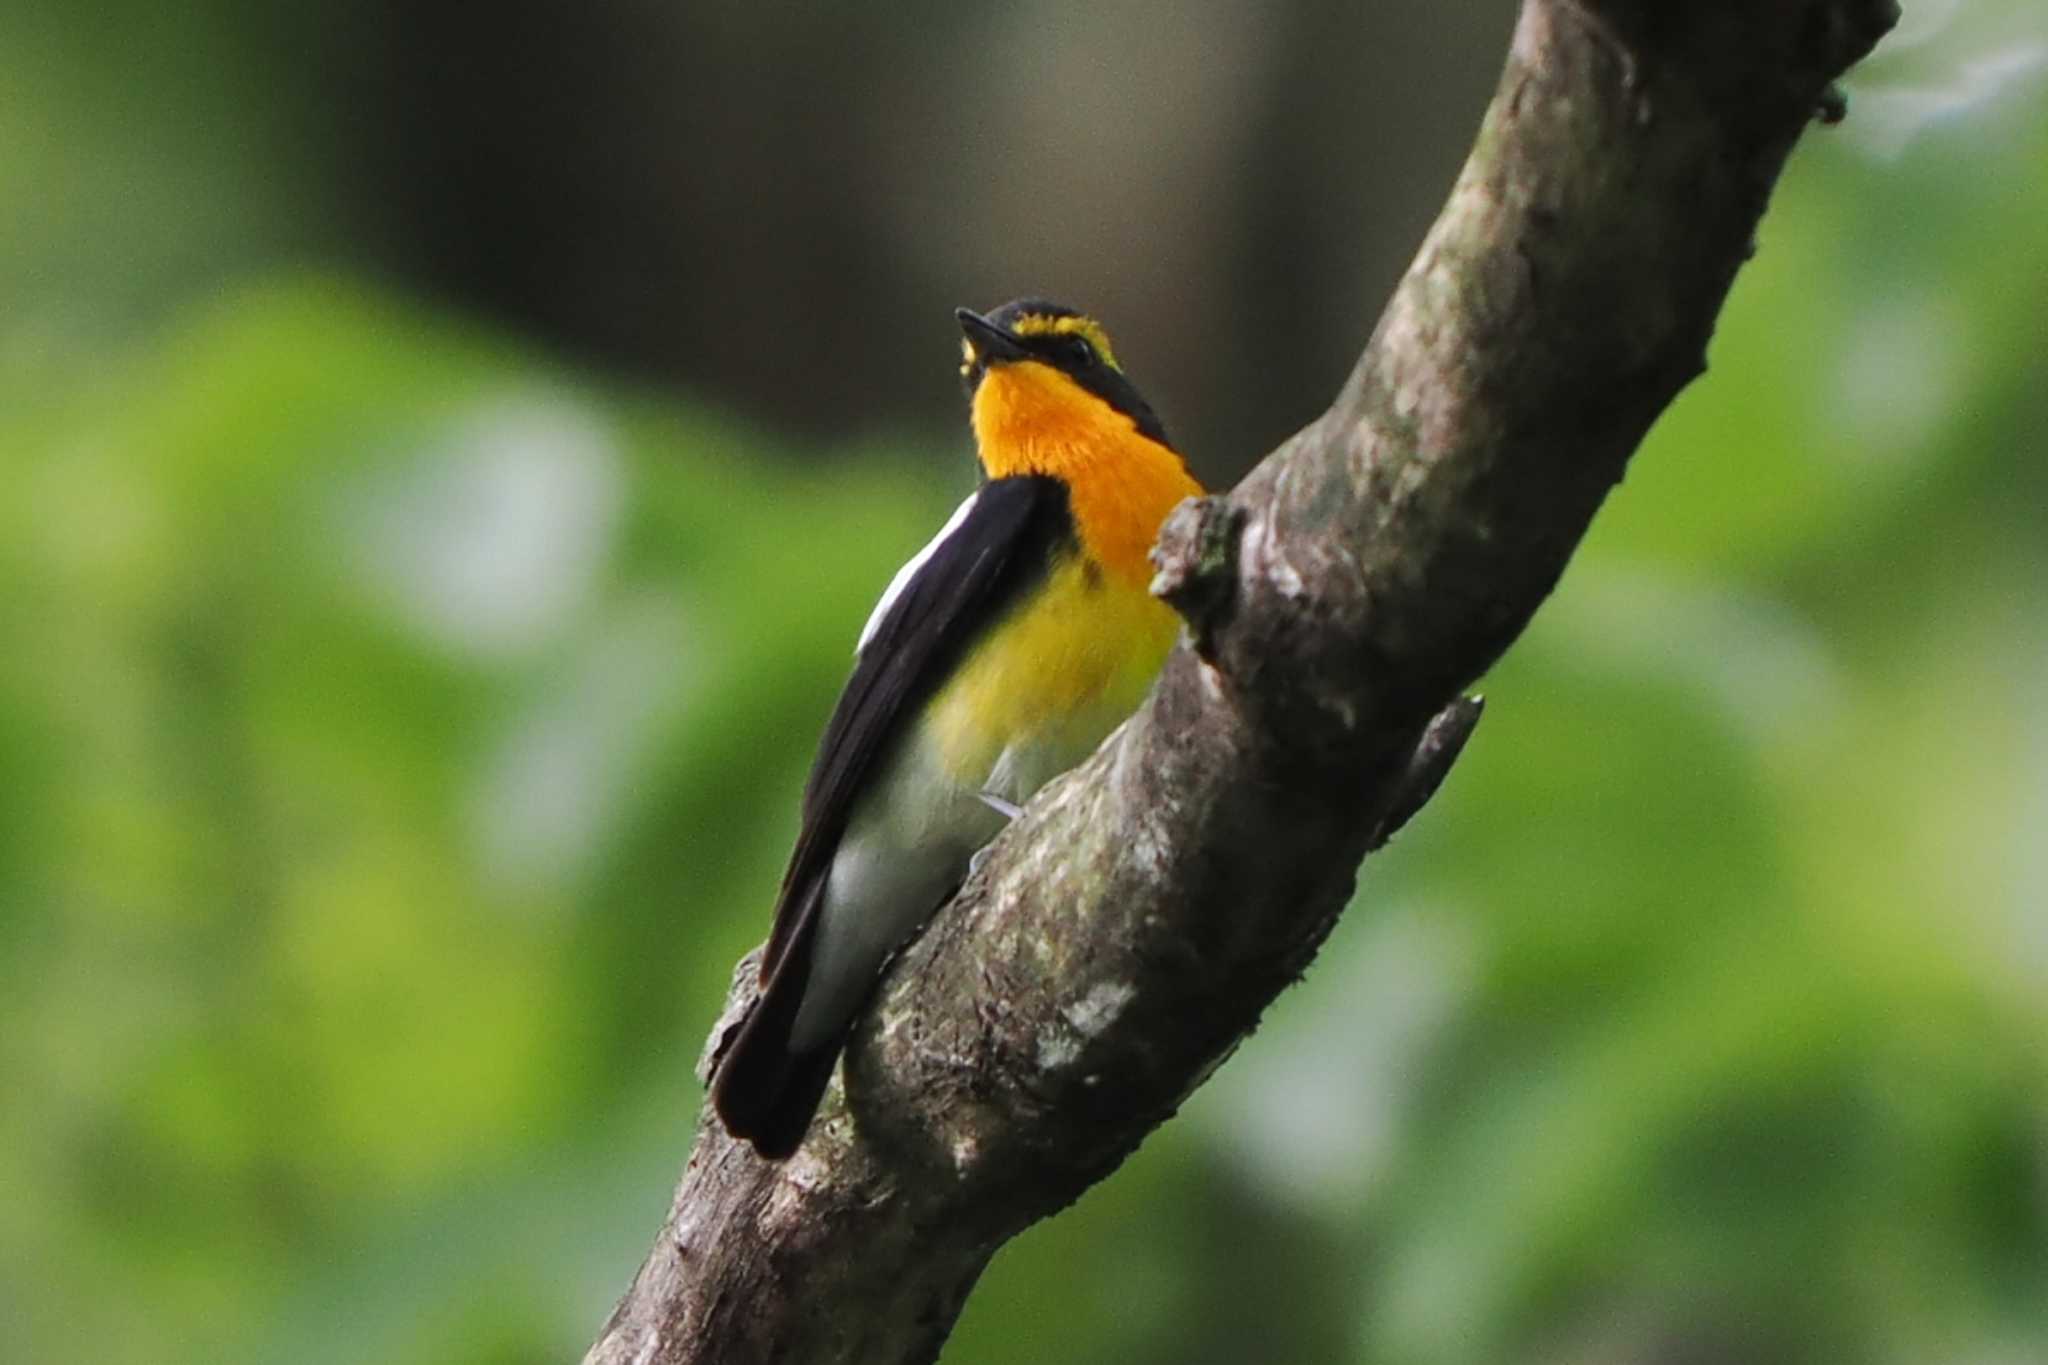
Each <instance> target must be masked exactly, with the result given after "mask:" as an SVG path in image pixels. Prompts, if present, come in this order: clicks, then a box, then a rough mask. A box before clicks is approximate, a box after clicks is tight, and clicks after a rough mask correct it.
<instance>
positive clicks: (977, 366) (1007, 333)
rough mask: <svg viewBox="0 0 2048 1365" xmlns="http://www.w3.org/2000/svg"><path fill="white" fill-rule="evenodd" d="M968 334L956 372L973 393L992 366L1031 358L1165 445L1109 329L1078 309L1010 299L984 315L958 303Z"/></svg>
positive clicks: (957, 312)
mask: <svg viewBox="0 0 2048 1365" xmlns="http://www.w3.org/2000/svg"><path fill="white" fill-rule="evenodd" d="M953 316H954V317H955V318H957V319H959V322H960V330H961V331H962V332H963V333H965V334H966V339H965V340H964V341H962V342H961V345H960V356H961V359H960V377H961V379H962V380H963V381H964V382H965V383H966V385H967V393H968V396H969V397H970V398H971V397H972V396H973V394H974V390H975V389H976V387H977V386H979V385H980V383H981V381H982V378H983V376H985V375H986V374H987V373H988V371H989V369H990V367H991V366H997V365H1009V364H1014V363H1016V362H1018V361H1024V360H1033V361H1037V362H1038V363H1040V364H1042V365H1048V366H1050V367H1052V368H1053V369H1055V370H1058V371H1059V372H1060V373H1061V374H1064V375H1066V376H1067V377H1068V378H1070V379H1072V380H1073V381H1074V382H1075V383H1076V384H1078V385H1080V386H1081V387H1082V388H1084V389H1086V390H1087V391H1088V392H1090V393H1092V394H1094V395H1095V396H1096V397H1098V398H1100V399H1102V400H1103V401H1104V402H1105V403H1108V404H1109V405H1110V406H1111V407H1112V408H1115V409H1116V410H1117V411H1118V412H1121V413H1123V414H1124V415H1125V416H1127V417H1129V418H1130V419H1131V421H1132V422H1133V423H1135V424H1136V426H1137V428H1138V430H1139V431H1140V432H1141V433H1142V434H1144V435H1145V436H1148V437H1150V438H1151V439H1152V440H1155V441H1157V442H1159V443H1160V444H1161V445H1167V444H1168V442H1167V439H1166V429H1165V427H1163V426H1162V425H1161V424H1160V421H1159V416H1158V414H1157V413H1155V412H1153V411H1152V405H1151V404H1149V403H1147V402H1146V401H1145V399H1144V398H1143V396H1142V395H1140V394H1139V392H1138V390H1137V388H1136V387H1135V386H1134V385H1132V383H1131V381H1130V380H1129V379H1127V378H1125V377H1124V372H1123V367H1122V366H1120V365H1118V364H1117V359H1116V352H1115V351H1114V350H1112V349H1111V348H1110V344H1109V333H1107V332H1105V331H1104V330H1103V328H1102V324H1101V323H1099V322H1097V321H1096V320H1095V319H1094V318H1091V317H1089V316H1088V315H1087V314H1085V313H1082V312H1080V311H1079V310H1078V309H1073V308H1068V307H1066V306H1065V305H1064V304H1058V303H1050V302H1047V301H1046V300H1044V299H1013V300H1011V301H1010V302H1009V303H1006V304H1004V305H1003V306H1002V307H1000V308H996V309H992V310H991V311H990V312H988V313H987V314H981V313H976V312H974V311H972V310H971V309H966V308H958V309H955V310H954V312H953Z"/></svg>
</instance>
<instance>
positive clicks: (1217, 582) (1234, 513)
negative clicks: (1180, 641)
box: [1152, 495, 1245, 664]
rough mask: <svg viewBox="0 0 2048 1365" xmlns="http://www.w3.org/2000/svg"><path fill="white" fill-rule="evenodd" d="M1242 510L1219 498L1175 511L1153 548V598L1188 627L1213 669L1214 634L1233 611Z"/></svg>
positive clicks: (1197, 500) (1190, 503) (1196, 501)
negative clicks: (1178, 614) (1154, 570)
mask: <svg viewBox="0 0 2048 1365" xmlns="http://www.w3.org/2000/svg"><path fill="white" fill-rule="evenodd" d="M1244 522H1245V513H1244V509H1243V508H1241V507H1239V506H1237V505H1236V504H1234V503H1233V502H1231V501H1230V499H1229V498H1227V497H1224V496H1220V495H1211V496H1209V497H1205V498H1189V499H1187V500H1186V501H1185V502H1183V503H1181V505H1180V506H1178V507H1176V508H1174V509H1173V511H1172V513H1171V514H1170V515H1168V517H1167V518H1166V524H1165V525H1164V526H1161V527H1160V528H1159V543H1158V544H1157V545H1155V546H1153V548H1152V566H1153V568H1154V569H1156V570H1157V572H1156V573H1155V574H1154V575H1153V576H1152V595H1153V596H1154V597H1156V598H1158V599H1159V600H1160V601H1162V602H1164V603H1166V604H1167V605H1168V606H1170V607H1172V608H1173V609H1174V610H1175V611H1177V612H1179V613H1180V614H1181V619H1183V620H1184V621H1186V622H1187V623H1188V632H1189V635H1190V637H1191V639H1192V642H1193V646H1194V651H1195V653H1196V654H1197V655H1198V656H1199V657H1200V658H1201V660H1202V662H1204V663H1210V664H1213V663H1214V662H1215V661H1216V659H1215V641H1216V635H1217V632H1219V631H1220V630H1222V629H1223V627H1224V626H1226V625H1228V624H1229V622H1230V616H1231V613H1232V611H1233V610H1235V608H1236V606H1237V546H1238V541H1239V540H1240V538H1241V537H1242V536H1243V534H1244Z"/></svg>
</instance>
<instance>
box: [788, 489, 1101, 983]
mask: <svg viewBox="0 0 2048 1365" xmlns="http://www.w3.org/2000/svg"><path fill="white" fill-rule="evenodd" d="M1072 526H1073V523H1072V520H1071V517H1070V515H1069V512H1068V508H1067V490H1066V485H1064V484H1062V483H1061V482H1059V481H1058V480H1057V479H1051V478H1045V477H1041V476H1031V477H1022V478H1007V479H991V480H989V481H988V482H986V483H984V484H982V486H981V488H980V491H978V492H977V493H976V494H975V495H974V501H973V504H972V505H971V506H970V507H969V508H968V509H967V514H966V516H965V517H963V518H961V519H960V521H959V524H958V525H957V526H954V527H953V528H952V529H951V531H950V532H948V533H944V534H942V535H941V537H940V538H939V539H938V540H936V541H934V542H933V543H932V545H931V547H930V548H929V549H928V550H927V551H926V554H925V559H924V562H923V563H922V564H921V565H919V566H918V567H917V568H916V569H915V571H913V572H912V573H911V574H910V576H909V578H908V579H907V580H906V581H905V582H903V583H902V584H901V585H900V587H898V589H897V591H896V596H895V600H894V601H893V602H889V603H887V604H886V605H885V606H884V607H882V608H881V609H880V619H879V620H878V621H876V622H875V624H874V627H873V629H872V632H871V633H870V635H869V637H868V639H867V641H866V642H865V643H864V644H863V645H862V647H861V651H860V657H859V660H858V661H857V662H856V663H855V665H854V669H853V676H852V677H851V678H849V679H848V680H847V683H846V688H845V690H844V691H843V692H841V693H840V694H839V704H838V705H837V706H836V707H835V708H834V709H833V712H832V719H831V721H830V722H829V723H827V725H826V726H825V734H824V737H823V738H822V739H821V740H819V742H818V757H817V759H816V760H815V761H814V762H813V764H812V766H811V776H810V780H809V781H808V782H807V783H806V784H805V786H804V804H803V826H802V829H801V830H800V831H799V833H798V834H797V840H796V847H795V848H794V849H793V850H792V851H791V853H790V858H789V868H788V870H787V871H786V872H785V873H784V874H783V878H782V891H781V894H780V895H779V896H778V897H777V898H776V904H775V927H774V929H773V930H772V931H771V932H770V934H769V937H768V947H767V950H766V951H765V952H764V953H763V954H762V957H761V977H762V979H763V980H764V981H765V980H767V979H768V978H769V977H771V976H772V975H773V974H774V972H775V970H776V969H777V967H779V966H780V965H781V962H782V959H783V957H784V956H785V954H786V953H787V952H788V950H789V946H790V944H791V942H792V941H793V940H794V939H795V938H796V937H797V936H798V934H799V933H801V932H802V931H803V928H804V926H805V924H806V923H807V922H808V920H809V919H810V917H811V913H812V907H813V906H814V905H815V903H816V901H817V897H816V896H815V895H814V894H812V893H813V892H814V891H815V890H816V889H817V888H818V886H819V885H821V884H822V882H823V879H824V876H825V874H826V872H827V871H829V870H830V868H831V865H832V856H833V854H834V853H835V852H836V851H837V850H838V847H839V837H840V835H841V834H842V833H843V832H844V831H845V829H846V821H847V817H848V816H849V815H850V814H851V812H852V808H853V803H854V800H855V798H856V797H857V796H858V795H859V794H860V792H861V791H862V789H863V788H865V787H866V785H867V781H868V778H869V777H870V776H871V775H872V774H873V773H874V771H875V769H876V766H877V764H878V762H879V760H881V759H882V758H883V757H884V756H886V754H887V753H888V751H889V749H890V747H891V745H892V743H893V742H894V741H895V739H896V738H897V736H898V735H899V733H900V732H901V731H902V729H903V727H904V724H905V722H906V721H908V720H910V719H911V718H913V717H915V716H916V715H917V712H918V709H919V708H920V707H921V706H922V705H923V704H924V702H925V700H926V699H927V698H928V697H929V696H930V695H931V693H932V692H933V690H934V689H935V688H936V687H937V686H938V684H939V683H940V682H941V681H942V680H943V679H944V678H945V677H946V676H947V675H948V674H949V673H950V672H951V671H952V670H953V667H954V665H955V664H957V663H958V662H959V660H960V658H961V656H962V655H963V654H965V653H966V651H967V649H968V647H969V646H970V645H972V644H973V643H974V642H975V640H976V639H977V638H979V637H980V635H981V634H982V633H983V632H984V631H986V630H987V629H988V628H989V627H990V626H991V625H993V624H994V623H995V622H996V621H997V620H999V619H1000V618H1001V617H1002V615H1003V613H1004V612H1005V610H1006V609H1007V608H1008V607H1009V606H1010V605H1011V604H1012V603H1013V602H1015V601H1016V599H1017V598H1018V597H1019V596H1020V595H1021V594H1022V592H1023V590H1024V589H1025V588H1026V587H1027V586H1028V585H1029V584H1031V583H1033V582H1036V581H1037V580H1038V579H1039V578H1041V577H1042V576H1043V574H1044V573H1045V571H1046V566H1047V564H1048V563H1049V562H1050V560H1051V557H1052V552H1053V549H1054V547H1055V546H1057V545H1058V544H1059V543H1060V542H1061V541H1062V540H1065V539H1068V538H1070V537H1071V536H1072V534H1073V530H1072Z"/></svg>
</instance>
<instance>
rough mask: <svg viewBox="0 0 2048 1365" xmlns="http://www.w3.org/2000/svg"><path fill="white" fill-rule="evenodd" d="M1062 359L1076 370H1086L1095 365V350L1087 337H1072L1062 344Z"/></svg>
mask: <svg viewBox="0 0 2048 1365" xmlns="http://www.w3.org/2000/svg"><path fill="white" fill-rule="evenodd" d="M1060 357H1061V359H1063V360H1065V361H1066V362H1067V363H1068V364H1070V365H1072V366H1073V367H1074V368H1075V369H1077V370H1085V369H1087V368H1088V367H1089V366H1090V365H1093V364H1094V363H1095V348H1094V347H1093V346H1090V345H1089V344H1088V338H1086V337H1079V336H1070V337H1067V338H1066V339H1065V340H1064V341H1062V342H1061V343H1060Z"/></svg>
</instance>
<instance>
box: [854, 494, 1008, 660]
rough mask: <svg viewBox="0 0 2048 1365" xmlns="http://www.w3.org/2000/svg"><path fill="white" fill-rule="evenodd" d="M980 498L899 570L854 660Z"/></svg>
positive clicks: (962, 509) (856, 648)
mask: <svg viewBox="0 0 2048 1365" xmlns="http://www.w3.org/2000/svg"><path fill="white" fill-rule="evenodd" d="M980 496H981V493H980V492H979V491H976V492H973V493H969V494H968V495H967V501H965V502H963V503H961V504H960V505H959V506H958V507H957V508H955V509H954V510H953V515H952V516H950V517H948V518H947V519H946V524H945V525H944V526H941V527H940V528H939V533H938V534H937V535H935V536H933V537H932V538H931V543H930V544H928V545H926V546H925V547H924V548H923V549H922V550H919V551H918V552H917V553H916V554H914V555H912V556H911V557H910V562H909V563H907V564H905V565H904V566H903V567H902V568H900V569H898V570H897V571H896V576H895V577H894V578H892V579H890V580H889V586H888V587H887V588H886V589H885V590H884V591H883V593H882V600H881V601H879V602H877V603H875V609H874V610H873V611H872V612H870V613H869V614H868V623H867V624H866V625H865V626H862V627H861V631H860V643H859V644H857V645H855V646H854V647H853V653H854V657H856V658H858V657H859V656H860V652H861V651H862V650H864V649H866V648H867V647H868V641H869V640H872V639H873V638H874V637H875V632H876V631H877V630H879V629H881V626H882V618H883V617H885V616H887V615H888V614H889V608H891V607H893V606H895V605H896V599H897V598H898V597H901V596H902V595H903V590H904V589H905V588H907V587H909V586H910V580H911V579H913V578H915V577H917V571H918V570H919V569H922V568H923V567H924V566H925V564H926V562H927V561H929V560H930V559H931V557H932V556H933V555H934V554H936V553H937V552H938V548H939V547H940V546H941V545H943V544H945V543H946V537H947V536H950V535H952V534H953V533H954V532H955V531H957V530H959V529H960V523H961V522H963V521H966V520H967V514H968V513H969V512H971V511H973V510H974V500H975V499H976V498H978V497H980Z"/></svg>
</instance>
